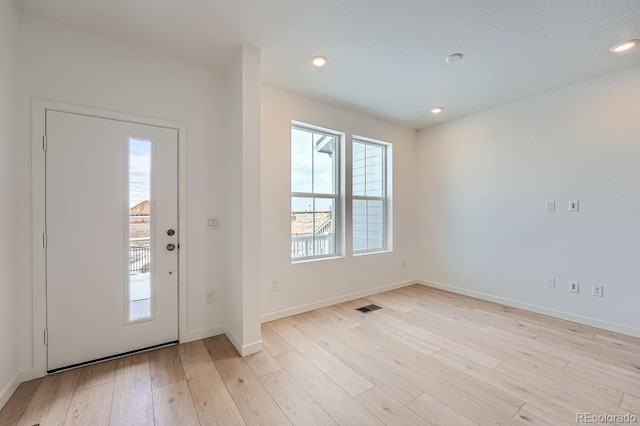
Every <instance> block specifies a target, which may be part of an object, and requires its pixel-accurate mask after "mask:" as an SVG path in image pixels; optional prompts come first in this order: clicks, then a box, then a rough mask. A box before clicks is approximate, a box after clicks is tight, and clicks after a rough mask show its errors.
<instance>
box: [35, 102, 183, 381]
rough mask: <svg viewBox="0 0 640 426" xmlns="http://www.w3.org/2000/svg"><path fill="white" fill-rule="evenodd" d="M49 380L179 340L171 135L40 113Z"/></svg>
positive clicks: (173, 131)
mask: <svg viewBox="0 0 640 426" xmlns="http://www.w3.org/2000/svg"><path fill="white" fill-rule="evenodd" d="M46 138H47V150H46V154H45V156H46V171H45V175H46V202H45V204H46V289H47V294H46V301H47V314H46V317H47V335H48V345H47V371H48V372H52V371H56V370H58V369H62V368H66V367H70V366H74V365H78V364H82V363H85V362H91V361H95V360H99V359H103V358H108V357H111V356H114V355H119V354H123V353H126V352H130V351H135V350H139V349H144V348H149V347H152V346H156V345H161V344H165V343H169V342H175V341H177V340H178V228H177V226H178V166H177V164H178V158H177V155H178V133H177V130H176V129H171V128H164V127H155V126H149V125H144V124H137V123H131V122H125V121H118V120H113V119H107V118H100V117H94V116H88V115H82V114H74V113H67V112H60V111H54V110H47V111H46Z"/></svg>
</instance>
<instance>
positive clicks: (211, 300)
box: [207, 290, 216, 303]
mask: <svg viewBox="0 0 640 426" xmlns="http://www.w3.org/2000/svg"><path fill="white" fill-rule="evenodd" d="M215 301H216V292H215V291H214V290H210V291H207V303H214V302H215Z"/></svg>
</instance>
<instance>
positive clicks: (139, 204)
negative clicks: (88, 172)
mask: <svg viewBox="0 0 640 426" xmlns="http://www.w3.org/2000/svg"><path fill="white" fill-rule="evenodd" d="M128 186H129V188H128V189H129V191H128V192H129V241H128V245H129V247H128V253H129V280H128V286H127V312H128V315H127V320H128V322H134V321H140V320H147V319H150V318H152V317H153V314H152V303H151V294H152V276H151V271H152V267H151V261H152V256H151V254H152V253H151V247H152V245H151V222H152V212H151V141H150V140H144V139H136V138H129V179H128Z"/></svg>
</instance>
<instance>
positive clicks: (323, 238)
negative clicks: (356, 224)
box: [313, 198, 336, 256]
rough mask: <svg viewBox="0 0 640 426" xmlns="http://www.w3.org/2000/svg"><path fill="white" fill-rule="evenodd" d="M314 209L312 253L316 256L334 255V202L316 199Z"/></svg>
mask: <svg viewBox="0 0 640 426" xmlns="http://www.w3.org/2000/svg"><path fill="white" fill-rule="evenodd" d="M315 207H316V208H315V212H314V231H313V234H314V244H315V246H314V253H315V255H316V256H326V255H329V254H334V253H335V252H336V249H335V247H336V233H335V223H334V211H335V201H334V200H333V199H327V198H316V199H315Z"/></svg>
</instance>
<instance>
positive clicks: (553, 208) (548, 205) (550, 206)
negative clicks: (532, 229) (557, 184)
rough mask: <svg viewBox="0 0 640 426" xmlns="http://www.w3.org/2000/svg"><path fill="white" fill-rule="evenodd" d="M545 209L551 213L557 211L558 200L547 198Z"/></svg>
mask: <svg viewBox="0 0 640 426" xmlns="http://www.w3.org/2000/svg"><path fill="white" fill-rule="evenodd" d="M545 210H546V211H547V212H549V213H552V212H555V211H556V202H555V201H554V200H547V202H546V204H545Z"/></svg>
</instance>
